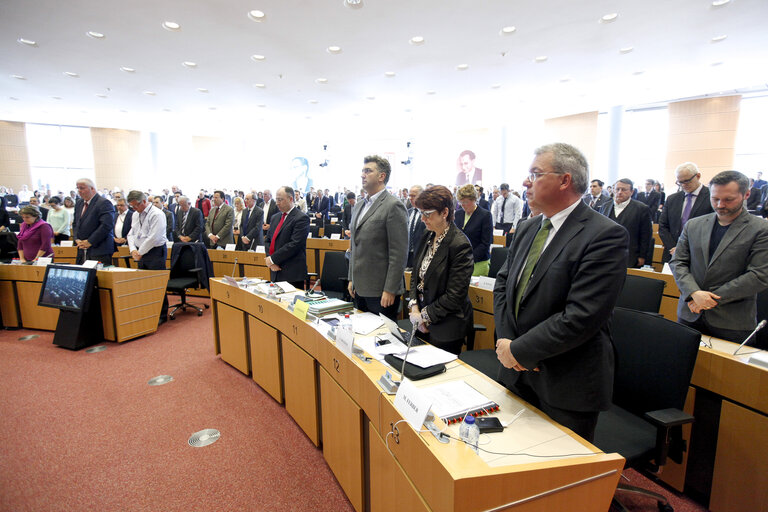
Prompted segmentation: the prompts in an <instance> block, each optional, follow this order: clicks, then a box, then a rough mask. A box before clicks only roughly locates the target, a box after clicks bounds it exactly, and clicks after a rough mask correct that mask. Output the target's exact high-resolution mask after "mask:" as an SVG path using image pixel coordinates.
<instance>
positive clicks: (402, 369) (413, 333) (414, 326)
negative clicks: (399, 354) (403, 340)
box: [400, 322, 419, 382]
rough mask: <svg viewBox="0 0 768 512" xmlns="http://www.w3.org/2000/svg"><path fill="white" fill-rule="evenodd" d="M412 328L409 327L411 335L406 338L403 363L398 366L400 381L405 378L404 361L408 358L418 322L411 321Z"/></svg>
mask: <svg viewBox="0 0 768 512" xmlns="http://www.w3.org/2000/svg"><path fill="white" fill-rule="evenodd" d="M411 323H412V326H413V327H412V328H411V337H410V338H409V339H408V348H407V349H406V350H405V356H404V357H403V365H402V366H401V367H400V382H402V381H403V379H404V378H405V361H406V360H407V359H408V353H409V352H410V351H411V345H413V340H414V338H416V329H417V328H418V326H419V323H418V322H411Z"/></svg>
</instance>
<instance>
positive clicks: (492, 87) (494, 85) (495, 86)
mask: <svg viewBox="0 0 768 512" xmlns="http://www.w3.org/2000/svg"><path fill="white" fill-rule="evenodd" d="M500 88H501V84H491V89H500Z"/></svg>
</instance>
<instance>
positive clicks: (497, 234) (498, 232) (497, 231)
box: [493, 229, 504, 236]
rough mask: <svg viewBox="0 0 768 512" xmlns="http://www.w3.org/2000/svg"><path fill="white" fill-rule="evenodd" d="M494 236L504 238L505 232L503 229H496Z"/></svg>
mask: <svg viewBox="0 0 768 512" xmlns="http://www.w3.org/2000/svg"><path fill="white" fill-rule="evenodd" d="M493 236H504V230H503V229H494V230H493Z"/></svg>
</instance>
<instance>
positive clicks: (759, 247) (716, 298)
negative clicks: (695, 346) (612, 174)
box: [670, 171, 768, 343]
mask: <svg viewBox="0 0 768 512" xmlns="http://www.w3.org/2000/svg"><path fill="white" fill-rule="evenodd" d="M709 185H710V189H709V190H710V200H711V202H712V208H713V209H714V210H715V213H710V214H707V215H703V216H701V217H696V218H695V219H691V220H689V221H688V222H687V223H686V224H685V227H684V228H683V232H682V234H681V235H680V239H679V240H678V242H677V247H676V248H675V253H674V256H673V257H672V261H671V262H670V266H671V267H672V270H673V272H674V275H675V281H676V282H677V286H678V288H680V300H679V302H678V306H677V318H678V321H679V322H680V323H683V324H686V325H689V326H691V327H693V328H694V329H697V330H698V331H699V332H701V333H702V334H709V335H712V336H715V337H718V338H722V339H726V340H729V341H734V342H738V343H741V342H742V341H743V340H744V339H745V338H746V337H747V336H748V335H749V333H750V332H751V331H752V330H753V329H754V328H755V325H756V324H757V321H756V315H757V309H756V296H757V294H758V293H759V292H761V291H763V290H765V289H767V288H768V222H766V221H765V220H764V219H761V218H759V217H756V216H754V215H751V214H750V213H749V212H747V209H746V208H745V207H744V201H745V200H746V199H747V197H749V179H748V178H747V177H746V176H745V175H743V174H742V173H740V172H737V171H723V172H721V173H718V174H717V175H716V176H715V177H714V178H712V181H711V182H710V183H709Z"/></svg>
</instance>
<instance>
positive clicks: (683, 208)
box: [659, 162, 714, 263]
mask: <svg viewBox="0 0 768 512" xmlns="http://www.w3.org/2000/svg"><path fill="white" fill-rule="evenodd" d="M675 180H676V181H675V183H677V184H678V185H679V186H680V189H681V190H680V191H679V192H675V193H674V194H671V195H669V197H667V200H666V201H665V202H664V206H663V207H662V209H661V217H659V236H660V237H661V243H662V244H664V255H663V257H662V261H663V262H664V263H666V262H668V261H669V260H671V259H672V256H673V255H674V254H675V248H676V247H677V239H678V238H680V233H682V232H683V227H685V224H686V223H687V222H688V221H689V220H690V219H693V218H695V217H699V216H701V215H706V214H708V213H712V212H713V211H714V210H712V205H711V204H710V202H709V189H708V188H707V187H706V186H705V185H704V184H702V183H701V173H700V172H699V168H698V167H697V166H696V164H695V163H693V162H685V163H683V164H680V165H678V166H677V169H675Z"/></svg>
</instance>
